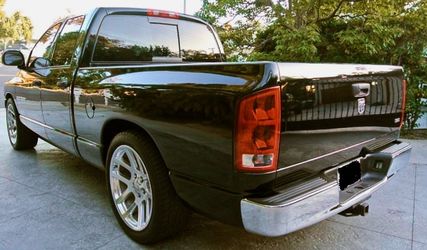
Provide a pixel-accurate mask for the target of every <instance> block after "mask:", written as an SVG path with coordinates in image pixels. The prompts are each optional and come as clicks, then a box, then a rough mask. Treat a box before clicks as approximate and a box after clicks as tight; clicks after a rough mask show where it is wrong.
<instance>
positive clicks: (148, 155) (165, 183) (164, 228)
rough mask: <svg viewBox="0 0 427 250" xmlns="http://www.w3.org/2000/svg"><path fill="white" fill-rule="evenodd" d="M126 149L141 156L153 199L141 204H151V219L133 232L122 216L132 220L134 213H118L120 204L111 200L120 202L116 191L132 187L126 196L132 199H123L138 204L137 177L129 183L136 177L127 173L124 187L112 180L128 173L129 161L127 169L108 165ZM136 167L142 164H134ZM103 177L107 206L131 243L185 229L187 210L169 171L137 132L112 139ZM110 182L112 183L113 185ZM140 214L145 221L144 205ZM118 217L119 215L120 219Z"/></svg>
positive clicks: (122, 133) (148, 143) (158, 239)
mask: <svg viewBox="0 0 427 250" xmlns="http://www.w3.org/2000/svg"><path fill="white" fill-rule="evenodd" d="M127 147H130V148H131V149H133V150H134V151H132V152H133V154H135V152H136V153H137V154H138V156H139V157H140V159H141V160H142V165H143V166H144V167H145V168H143V169H145V170H146V175H148V178H147V179H148V184H145V185H147V186H149V187H150V188H149V190H151V194H150V196H151V197H152V199H151V201H150V202H147V201H143V202H142V203H144V202H145V204H147V203H149V204H152V205H151V206H152V209H151V210H150V211H151V217H149V218H150V219H149V221H148V222H147V223H146V224H145V228H143V229H141V230H135V229H134V228H132V227H131V226H129V225H128V223H129V222H125V219H123V218H122V216H124V217H126V218H129V217H130V216H131V217H132V219H134V212H131V215H130V216H129V214H128V213H126V212H125V213H123V212H120V211H119V208H118V207H120V206H121V207H122V209H123V205H116V202H115V201H114V200H116V201H117V200H121V199H120V198H118V196H117V190H118V189H120V190H123V189H128V188H129V186H130V185H131V186H133V191H134V192H132V193H129V195H128V197H131V198H124V199H128V200H130V201H131V202H130V203H133V202H134V203H135V204H137V203H138V202H137V200H136V199H137V198H136V197H137V195H140V194H139V192H141V191H140V190H143V189H144V188H141V187H140V188H139V189H138V188H135V186H136V185H138V184H135V183H137V181H136V179H137V178H138V177H135V178H134V179H133V180H132V178H133V177H132V176H134V175H135V176H136V174H135V173H133V172H129V174H128V175H129V176H128V177H129V178H126V182H127V184H124V183H125V182H123V183H122V182H120V181H118V180H119V178H117V177H114V176H117V173H119V175H121V176H122V175H125V174H122V173H121V172H120V171H125V172H128V171H126V169H127V167H129V166H130V165H131V164H130V163H131V161H130V160H129V161H128V163H129V164H125V165H128V166H127V167H126V168H122V167H121V166H122V165H121V164H116V163H115V160H114V161H113V163H112V164H111V161H112V157H113V156H114V159H117V157H118V155H120V152H119V151H120V150H122V149H124V150H127V149H128V148H127ZM126 148H127V149H126ZM126 152H128V151H126ZM125 154H127V153H125ZM122 155H123V154H122ZM121 157H123V158H121V160H123V161H125V159H129V156H126V157H125V156H121ZM137 165H138V166H139V165H141V164H137ZM123 169H125V170H123ZM132 169H133V168H132ZM134 171H139V170H134ZM111 176H113V178H111ZM106 178H107V187H108V193H109V197H110V203H111V206H112V208H113V211H114V215H115V216H116V218H117V220H118V221H119V224H120V226H121V227H122V228H123V230H124V231H125V233H126V234H127V235H128V236H129V237H130V238H132V239H133V240H134V241H136V242H138V243H143V244H148V243H154V242H157V241H160V240H162V239H165V238H167V237H170V236H172V235H174V234H176V233H178V232H179V231H180V230H181V229H182V228H183V227H184V226H185V224H186V222H187V220H188V215H189V210H188V209H187V208H186V207H185V205H184V204H183V202H182V201H181V200H180V198H179V197H178V196H177V194H176V192H175V189H174V188H173V186H172V183H171V181H170V179H169V174H168V169H167V168H166V166H165V163H164V162H163V160H162V158H161V156H160V154H159V152H158V150H157V148H156V147H155V146H154V145H153V144H152V143H151V142H150V141H149V140H147V139H146V138H145V137H144V136H142V135H141V133H138V132H136V131H125V132H121V133H119V134H118V135H116V136H115V137H114V139H113V140H112V142H111V144H110V146H109V149H108V155H107V165H106ZM120 180H121V179H120ZM145 181H146V180H145ZM142 182H144V181H142ZM111 183H113V185H112V184H111ZM114 183H120V185H118V186H117V185H116V184H114ZM131 183H132V184H131ZM122 184H124V185H123V187H122V186H121V185H122ZM115 185H116V186H115ZM147 186H145V187H147ZM112 190H115V191H114V194H115V196H114V197H117V199H115V198H113V195H114V194H113V191H112ZM137 190H139V191H137ZM144 190H145V189H144ZM124 192H125V191H124ZM124 192H123V193H124ZM119 194H120V191H119ZM143 195H144V194H143ZM119 197H121V195H119ZM132 197H134V199H135V200H134V201H133V202H132ZM139 197H141V196H139ZM144 197H145V196H144ZM121 202H122V203H120V202H118V203H119V204H125V203H126V202H127V201H123V200H121ZM132 205H133V204H132ZM129 207H131V205H129ZM126 208H128V205H126ZM137 209H138V211H136V209H135V214H136V213H139V209H141V208H140V207H137ZM125 210H126V209H125ZM129 210H130V209H129ZM141 210H142V209H141ZM143 211H144V212H143V213H144V218H145V215H146V213H147V212H146V211H147V207H146V206H144V209H143ZM120 214H122V216H121V215H120ZM125 214H126V215H125ZM138 215H139V214H138ZM147 217H148V216H147ZM138 218H139V217H138Z"/></svg>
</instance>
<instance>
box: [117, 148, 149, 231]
mask: <svg viewBox="0 0 427 250" xmlns="http://www.w3.org/2000/svg"><path fill="white" fill-rule="evenodd" d="M109 171H110V188H111V194H112V196H113V197H112V198H113V202H114V204H115V205H116V208H117V211H118V213H119V214H120V217H121V218H122V220H123V221H124V222H125V223H126V225H127V226H129V228H131V229H132V230H134V231H142V230H144V229H145V228H146V227H147V225H148V223H149V222H150V218H151V213H152V209H153V195H152V191H151V184H150V179H149V177H148V173H147V169H146V168H145V164H144V162H143V161H142V159H141V157H140V156H139V155H138V153H137V152H136V151H135V150H134V149H133V148H131V147H129V146H127V145H120V146H119V147H117V148H116V149H115V150H114V152H113V155H112V156H111V161H110V167H109Z"/></svg>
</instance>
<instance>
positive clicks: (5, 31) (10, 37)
mask: <svg viewBox="0 0 427 250" xmlns="http://www.w3.org/2000/svg"><path fill="white" fill-rule="evenodd" d="M3 3H4V0H1V1H0V8H1V7H3ZM32 30H33V26H32V24H31V20H30V19H29V18H28V17H26V16H24V15H22V14H21V13H20V12H19V11H17V12H15V13H14V14H13V15H11V16H6V15H4V13H3V12H1V11H0V41H1V42H2V43H3V46H4V49H6V47H7V45H8V44H10V43H13V42H16V41H29V40H30V39H31V36H32Z"/></svg>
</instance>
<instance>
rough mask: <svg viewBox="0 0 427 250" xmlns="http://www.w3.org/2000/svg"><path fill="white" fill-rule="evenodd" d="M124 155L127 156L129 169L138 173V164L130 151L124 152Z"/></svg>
mask: <svg viewBox="0 0 427 250" xmlns="http://www.w3.org/2000/svg"><path fill="white" fill-rule="evenodd" d="M126 155H127V156H128V159H129V163H130V165H131V167H132V168H133V169H134V170H136V171H137V172H139V171H140V170H139V166H138V163H137V162H136V159H135V155H134V153H133V152H132V151H130V150H126Z"/></svg>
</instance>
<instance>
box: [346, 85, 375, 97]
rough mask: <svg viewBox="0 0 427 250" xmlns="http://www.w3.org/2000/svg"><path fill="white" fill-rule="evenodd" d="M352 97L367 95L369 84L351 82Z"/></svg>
mask: <svg viewBox="0 0 427 250" xmlns="http://www.w3.org/2000/svg"><path fill="white" fill-rule="evenodd" d="M351 87H352V89H353V96H354V97H365V96H368V95H369V92H370V89H371V84H369V83H353V84H352V85H351Z"/></svg>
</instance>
